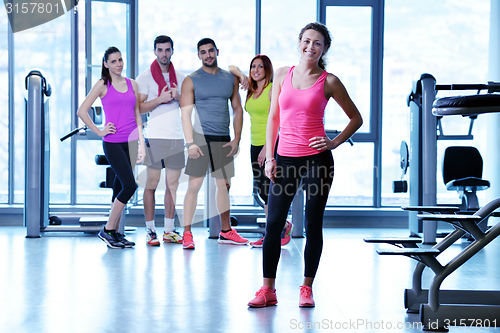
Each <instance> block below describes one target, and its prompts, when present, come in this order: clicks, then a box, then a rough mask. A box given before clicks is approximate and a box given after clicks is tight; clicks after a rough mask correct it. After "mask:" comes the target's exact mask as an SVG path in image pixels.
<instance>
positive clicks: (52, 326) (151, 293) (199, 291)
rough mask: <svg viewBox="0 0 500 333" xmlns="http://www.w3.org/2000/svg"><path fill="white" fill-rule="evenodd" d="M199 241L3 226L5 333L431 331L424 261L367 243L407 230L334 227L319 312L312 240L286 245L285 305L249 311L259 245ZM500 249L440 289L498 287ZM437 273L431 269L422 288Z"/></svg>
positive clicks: (280, 285) (281, 296)
mask: <svg viewBox="0 0 500 333" xmlns="http://www.w3.org/2000/svg"><path fill="white" fill-rule="evenodd" d="M193 234H194V239H195V242H196V250H194V251H187V250H183V249H182V246H181V245H178V244H166V245H164V244H162V246H161V247H157V248H152V247H147V246H146V244H145V241H144V239H145V232H144V230H142V229H138V230H137V231H136V232H134V233H130V234H129V235H128V236H129V238H130V239H131V240H134V241H136V242H137V243H138V244H137V245H136V247H135V248H134V249H124V250H111V249H107V248H106V246H105V244H104V243H103V242H102V241H100V240H99V239H98V238H97V237H96V236H94V235H82V234H56V233H51V234H45V235H44V236H43V237H42V238H39V239H26V238H25V229H24V228H22V227H1V228H0V318H1V319H0V332H16V333H23V332H30V333H32V332H38V333H43V332H98V333H100V332H120V333H126V332H210V333H212V332H259V333H260V332H266V333H267V332H276V333H278V332H279V333H281V332H322V331H325V332H328V331H331V332H333V331H343V332H388V331H390V332H421V329H418V328H417V327H418V324H417V322H418V315H409V314H407V313H406V312H405V309H404V306H403V290H404V289H405V288H408V287H410V286H411V274H412V271H413V267H414V265H415V262H414V261H412V260H410V259H408V258H404V257H401V258H400V257H380V256H378V255H377V254H376V251H375V250H376V248H377V247H378V246H382V245H373V244H366V243H364V242H363V237H367V236H407V235H408V232H407V230H404V229H332V228H328V229H325V231H324V235H325V245H324V250H323V256H322V260H321V264H320V268H319V271H318V275H317V278H316V281H315V285H314V288H313V290H314V297H315V300H316V307H315V308H312V309H301V308H299V307H298V299H299V286H300V284H301V282H302V269H303V254H302V252H303V251H302V249H303V246H304V239H292V241H291V242H290V243H289V244H288V245H286V246H284V247H283V250H282V253H281V261H280V266H279V269H278V280H277V287H276V288H277V295H278V302H279V303H278V305H277V306H274V307H269V308H264V309H249V308H248V307H247V306H246V304H247V302H248V301H249V300H250V299H251V298H253V295H254V293H255V292H256V291H257V290H258V289H259V287H260V286H261V283H262V279H261V276H262V268H261V263H262V259H261V253H262V251H261V249H253V248H250V247H248V246H232V245H218V243H217V240H212V239H208V238H207V236H208V232H207V230H206V229H205V228H194V230H193ZM253 236H255V237H257V235H253ZM463 246H465V245H463V244H462V245H460V244H458V245H454V246H453V247H452V248H451V249H449V250H448V253H443V254H442V256H443V258H445V254H446V257H447V258H448V257H450V256H453V255H455V254H456V253H457V252H458V251H459V250H460V249H461V248H462V247H463ZM499 250H500V241H499V240H495V241H493V242H492V243H491V244H490V245H489V246H488V247H487V248H486V249H484V250H483V251H481V252H480V253H478V254H477V255H476V256H475V257H474V259H473V261H472V262H469V263H467V264H466V265H465V266H463V267H461V268H460V269H458V270H457V271H456V272H455V273H454V274H452V276H450V277H449V279H447V280H445V281H444V283H443V286H442V288H450V289H451V288H462V289H500V265H498V252H499ZM431 277H432V274H431V273H430V272H427V271H426V272H425V273H424V287H428V285H429V281H430V278H431ZM389 325H390V326H389ZM398 325H399V326H402V327H404V328H401V329H398V328H397V327H398ZM497 325H500V323H497ZM413 326H414V327H415V329H412V327H413ZM482 330H484V329H482ZM482 330H479V329H470V328H467V329H463V328H460V327H456V328H451V329H450V332H472V331H474V332H478V331H482ZM485 331H497V332H500V329H493V328H490V329H489V330H485Z"/></svg>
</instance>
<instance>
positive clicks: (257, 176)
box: [250, 145, 270, 205]
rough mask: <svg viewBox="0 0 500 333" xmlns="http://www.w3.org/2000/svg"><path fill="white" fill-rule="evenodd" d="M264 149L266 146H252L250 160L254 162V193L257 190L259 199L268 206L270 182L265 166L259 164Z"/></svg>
mask: <svg viewBox="0 0 500 333" xmlns="http://www.w3.org/2000/svg"><path fill="white" fill-rule="evenodd" d="M263 147H264V146H253V145H250V158H251V160H252V171H253V188H254V191H255V190H257V193H259V197H261V199H262V201H264V204H266V205H267V198H268V195H269V183H270V180H269V178H267V177H266V173H265V169H264V165H263V166H262V167H260V166H259V162H258V158H259V154H260V152H261V150H262V148H263Z"/></svg>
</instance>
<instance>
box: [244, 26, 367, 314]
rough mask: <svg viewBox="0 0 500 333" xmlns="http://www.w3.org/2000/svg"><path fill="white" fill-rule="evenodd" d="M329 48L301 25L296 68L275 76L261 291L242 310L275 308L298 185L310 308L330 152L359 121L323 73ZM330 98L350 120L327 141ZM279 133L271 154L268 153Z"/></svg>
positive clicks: (319, 33)
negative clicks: (283, 247)
mask: <svg viewBox="0 0 500 333" xmlns="http://www.w3.org/2000/svg"><path fill="white" fill-rule="evenodd" d="M330 45H331V37H330V33H329V31H328V29H327V28H326V26H324V25H323V24H320V23H310V24H308V25H306V26H305V27H304V28H303V29H302V30H301V32H300V34H299V51H300V53H301V60H300V63H299V64H298V65H297V66H294V67H283V68H280V69H278V70H277V71H276V73H275V76H274V84H273V91H272V99H271V108H270V110H269V118H268V121H267V131H266V161H265V169H266V175H267V176H268V177H269V179H270V180H271V186H270V189H269V198H268V217H267V225H266V237H265V239H264V244H263V251H262V255H263V268H264V274H263V275H264V281H263V286H262V287H261V288H260V289H259V291H257V293H256V294H255V298H254V299H252V300H251V301H250V302H249V303H248V305H249V306H250V307H265V306H269V305H274V304H276V303H277V302H278V301H277V298H276V289H275V280H276V270H277V267H278V262H279V257H280V251H281V246H280V236H281V230H282V229H283V226H284V225H285V222H286V218H287V215H288V210H289V208H290V204H291V202H292V199H293V197H294V195H295V193H296V191H297V189H298V187H299V184H300V183H301V182H302V184H303V186H304V188H305V190H306V204H305V224H306V228H305V229H306V237H307V239H306V245H305V249H304V281H303V284H302V286H300V295H299V306H301V307H313V306H315V303H314V299H313V295H312V284H313V281H314V277H315V275H316V271H317V269H318V265H319V261H320V257H321V251H322V248H323V230H322V228H323V214H324V210H325V207H326V203H327V200H328V194H329V191H330V187H331V184H332V180H333V157H332V153H331V150H333V149H335V148H337V147H338V146H339V145H341V144H342V143H343V142H345V141H346V140H348V139H349V138H350V137H351V136H352V135H353V134H354V133H355V132H356V131H357V130H358V129H359V127H361V125H362V123H363V120H362V118H361V114H360V113H359V111H358V109H357V108H356V106H355V105H354V103H353V102H352V100H351V98H350V97H349V95H348V93H347V91H346V89H345V87H344V85H343V84H342V82H340V80H339V79H338V78H337V77H336V76H335V75H333V74H330V73H328V72H326V71H325V60H324V59H323V56H324V55H325V53H326V52H327V51H328V49H329V47H330ZM330 98H333V99H334V100H335V101H336V102H337V103H338V104H339V106H340V107H341V108H342V109H343V110H344V112H345V114H346V115H347V117H348V118H349V119H350V121H349V123H348V124H347V126H346V127H345V128H344V130H343V131H342V132H341V133H340V134H339V135H338V136H337V137H335V138H334V139H333V140H330V139H329V138H328V137H327V136H326V134H325V128H324V121H323V119H324V112H325V107H326V104H327V102H328V100H329V99H330ZM278 130H279V143H278V148H277V152H275V151H274V147H275V142H276V138H277V136H278Z"/></svg>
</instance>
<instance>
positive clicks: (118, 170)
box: [102, 141, 137, 204]
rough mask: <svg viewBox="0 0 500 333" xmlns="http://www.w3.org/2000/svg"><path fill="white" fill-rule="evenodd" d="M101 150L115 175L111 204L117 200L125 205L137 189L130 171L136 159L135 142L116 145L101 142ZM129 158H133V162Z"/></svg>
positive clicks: (114, 143)
mask: <svg viewBox="0 0 500 333" xmlns="http://www.w3.org/2000/svg"><path fill="white" fill-rule="evenodd" d="M102 148H103V150H104V155H105V156H106V159H107V160H108V162H109V165H110V166H111V168H112V169H113V171H114V173H115V180H114V181H113V199H112V202H114V201H115V199H118V200H119V201H120V202H121V203H123V204H126V203H127V202H128V201H129V200H130V198H132V196H133V195H134V193H135V190H136V189H137V184H136V183H135V178H134V172H133V170H132V169H133V167H134V166H135V160H136V157H137V141H131V142H118V143H116V142H106V141H103V142H102ZM130 156H133V157H134V158H133V160H132V159H131V158H130Z"/></svg>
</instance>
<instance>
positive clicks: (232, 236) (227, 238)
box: [219, 229, 248, 245]
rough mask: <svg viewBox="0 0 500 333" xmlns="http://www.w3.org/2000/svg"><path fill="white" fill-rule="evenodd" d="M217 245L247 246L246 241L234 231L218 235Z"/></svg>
mask: <svg viewBox="0 0 500 333" xmlns="http://www.w3.org/2000/svg"><path fill="white" fill-rule="evenodd" d="M219 244H234V245H247V244H248V239H246V238H243V237H241V236H240V235H239V234H238V233H237V232H236V230H234V229H231V230H229V231H228V232H222V231H221V232H220V233H219Z"/></svg>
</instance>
